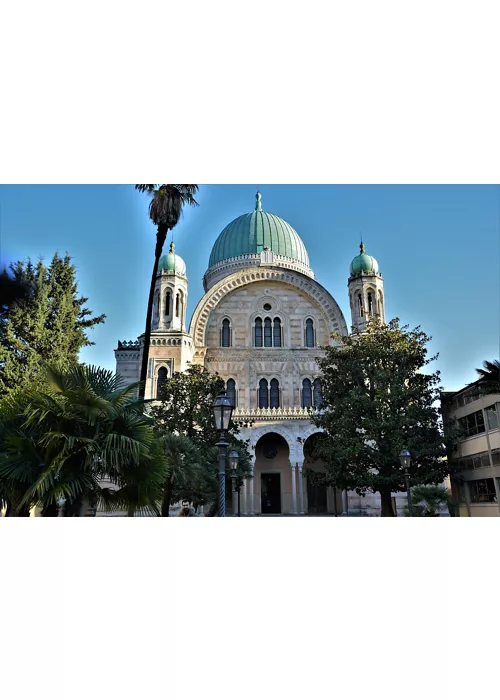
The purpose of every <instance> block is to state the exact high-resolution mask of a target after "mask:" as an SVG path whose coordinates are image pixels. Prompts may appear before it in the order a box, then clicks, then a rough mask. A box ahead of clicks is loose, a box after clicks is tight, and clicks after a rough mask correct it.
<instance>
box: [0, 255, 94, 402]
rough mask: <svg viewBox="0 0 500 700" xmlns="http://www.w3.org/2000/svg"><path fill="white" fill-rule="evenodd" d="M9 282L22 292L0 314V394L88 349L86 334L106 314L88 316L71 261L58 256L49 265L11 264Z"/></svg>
mask: <svg viewBox="0 0 500 700" xmlns="http://www.w3.org/2000/svg"><path fill="white" fill-rule="evenodd" d="M10 270H11V280H12V282H13V283H15V285H16V286H17V287H19V288H22V289H24V290H27V291H26V292H25V293H24V294H23V295H22V296H20V297H19V298H17V299H15V300H14V301H13V302H12V303H11V304H10V305H9V306H8V308H7V309H6V310H5V313H3V314H2V315H1V316H0V396H1V395H5V394H6V393H8V392H9V391H11V390H12V389H14V388H19V387H23V386H24V387H25V386H28V385H29V384H30V383H33V382H34V383H35V384H36V382H37V381H39V379H40V376H42V375H43V371H42V365H43V364H44V363H46V364H50V365H52V364H54V365H57V366H58V367H61V368H69V367H71V366H72V365H73V364H74V363H75V362H77V360H78V354H79V352H80V349H81V348H82V347H85V346H87V345H93V343H92V342H91V341H90V340H89V339H88V337H87V331H88V330H89V329H90V328H92V327H93V326H95V325H96V324H99V323H102V322H103V321H104V318H105V316H104V315H101V316H97V317H93V316H92V312H91V311H90V310H89V309H87V308H86V307H85V304H86V302H87V301H88V299H86V298H85V297H80V296H79V295H78V286H77V282H76V271H75V267H74V266H73V265H72V263H71V258H70V257H69V255H66V256H65V257H64V258H61V257H60V256H59V255H58V254H57V253H56V254H55V255H54V257H53V258H52V261H51V263H50V265H49V266H48V267H46V266H45V264H44V263H43V261H42V260H40V261H39V262H38V263H37V264H36V265H33V263H32V262H31V261H30V260H28V261H27V262H22V261H18V262H17V263H15V264H12V265H11V266H10Z"/></svg>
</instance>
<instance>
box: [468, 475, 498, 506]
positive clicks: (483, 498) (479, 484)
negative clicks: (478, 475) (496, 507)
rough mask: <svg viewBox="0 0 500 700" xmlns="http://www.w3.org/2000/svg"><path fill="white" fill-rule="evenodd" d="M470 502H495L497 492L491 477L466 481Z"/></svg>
mask: <svg viewBox="0 0 500 700" xmlns="http://www.w3.org/2000/svg"><path fill="white" fill-rule="evenodd" d="M467 483H468V484H469V493H470V500H471V503H496V502H497V494H496V491H495V482H494V481H493V479H477V480H476V481H468V482H467Z"/></svg>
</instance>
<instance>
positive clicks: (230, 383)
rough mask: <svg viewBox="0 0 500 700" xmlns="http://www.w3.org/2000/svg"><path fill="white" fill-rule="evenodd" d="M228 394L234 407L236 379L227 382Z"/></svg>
mask: <svg viewBox="0 0 500 700" xmlns="http://www.w3.org/2000/svg"><path fill="white" fill-rule="evenodd" d="M226 396H227V397H228V399H230V401H231V403H232V404H233V406H234V407H236V382H235V381H234V379H228V380H227V382H226Z"/></svg>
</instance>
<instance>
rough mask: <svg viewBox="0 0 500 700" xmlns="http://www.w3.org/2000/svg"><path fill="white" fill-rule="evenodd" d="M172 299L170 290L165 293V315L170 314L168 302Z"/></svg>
mask: <svg viewBox="0 0 500 700" xmlns="http://www.w3.org/2000/svg"><path fill="white" fill-rule="evenodd" d="M171 301H172V295H171V294H170V292H167V293H166V294H165V316H170V304H171Z"/></svg>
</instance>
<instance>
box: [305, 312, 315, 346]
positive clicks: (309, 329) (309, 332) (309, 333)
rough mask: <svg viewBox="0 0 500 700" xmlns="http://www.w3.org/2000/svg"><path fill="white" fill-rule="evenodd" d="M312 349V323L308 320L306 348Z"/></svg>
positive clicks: (310, 319)
mask: <svg viewBox="0 0 500 700" xmlns="http://www.w3.org/2000/svg"><path fill="white" fill-rule="evenodd" d="M313 347H314V321H313V320H312V318H308V319H307V321H306V348H313Z"/></svg>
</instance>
